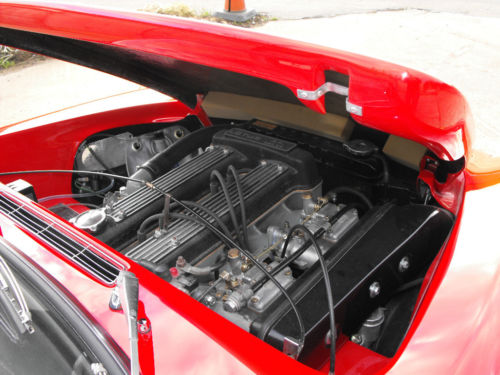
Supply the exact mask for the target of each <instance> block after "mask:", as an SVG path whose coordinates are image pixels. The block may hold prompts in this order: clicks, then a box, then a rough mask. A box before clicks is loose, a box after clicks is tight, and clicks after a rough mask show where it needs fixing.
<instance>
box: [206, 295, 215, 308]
mask: <svg viewBox="0 0 500 375" xmlns="http://www.w3.org/2000/svg"><path fill="white" fill-rule="evenodd" d="M204 302H205V305H207V306H213V305H214V304H215V302H216V299H215V297H214V296H212V295H211V294H209V295H208V296H206V297H205V299H204Z"/></svg>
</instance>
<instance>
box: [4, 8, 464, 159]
mask: <svg viewBox="0 0 500 375" xmlns="http://www.w3.org/2000/svg"><path fill="white" fill-rule="evenodd" d="M0 44H4V45H9V46H13V47H16V48H21V49H25V50H29V51H32V52H36V53H40V54H43V55H47V56H51V57H55V58H58V59H61V60H66V61H69V62H72V63H76V64H79V65H83V66H87V67H90V68H93V69H96V70H100V71H104V72H107V73H110V74H113V75H115V76H119V77H122V78H125V79H128V80H130V81H134V82H136V83H139V84H141V85H143V86H147V87H150V88H153V89H155V90H157V91H160V92H162V93H165V94H167V95H169V96H172V97H174V98H176V99H178V100H180V101H182V102H183V103H185V104H186V105H188V106H190V107H194V106H195V105H196V104H197V101H198V98H199V97H206V96H207V95H208V96H209V94H213V93H227V94H235V95H236V96H237V97H239V98H245V97H252V98H259V99H267V100H271V101H274V102H280V103H286V104H289V105H293V106H296V107H300V108H302V110H303V111H304V110H306V111H314V113H316V114H321V115H325V114H328V113H329V114H334V115H335V116H342V117H345V118H348V117H352V118H353V119H354V120H355V121H357V122H358V123H360V124H362V125H365V126H369V127H372V128H375V129H378V130H381V131H384V132H387V133H391V134H394V135H398V136H401V137H404V138H407V139H411V140H413V141H416V142H418V143H421V144H423V145H424V146H426V147H427V148H429V149H430V150H431V151H432V152H434V153H435V154H436V155H437V156H438V157H439V158H441V159H443V160H457V159H460V158H462V157H463V156H464V154H465V149H466V147H465V146H464V145H465V142H466V130H467V123H468V122H470V120H469V118H470V114H469V110H468V106H467V103H466V101H465V99H464V98H463V96H462V95H461V94H460V93H459V92H458V91H457V90H456V89H455V88H453V87H451V86H449V85H447V84H445V83H443V82H440V81H438V80H436V79H434V78H432V77H429V76H427V75H425V74H422V73H420V72H416V71H413V70H411V69H407V68H403V67H400V66H397V65H393V64H389V63H385V62H381V61H378V60H375V59H371V58H367V57H362V56H358V55H354V54H351V53H346V52H341V51H337V50H332V49H328V48H323V47H319V46H314V45H310V44H305V43H301V42H295V41H290V40H287V39H282V38H276V37H271V36H268V35H263V34H259V33H256V32H253V31H247V30H240V29H237V28H234V27H229V26H224V25H215V24H208V23H204V22H199V21H190V20H184V19H178V18H172V17H165V16H159V15H152V14H145V13H127V12H118V11H110V10H109V11H108V10H102V9H92V8H85V7H80V6H70V5H62V4H50V5H48V4H47V3H2V4H0ZM200 95H201V96H200ZM212 97H214V95H212ZM315 125H316V124H314V123H311V124H310V127H311V129H312V130H314V127H315Z"/></svg>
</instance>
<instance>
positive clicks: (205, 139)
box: [127, 126, 226, 194]
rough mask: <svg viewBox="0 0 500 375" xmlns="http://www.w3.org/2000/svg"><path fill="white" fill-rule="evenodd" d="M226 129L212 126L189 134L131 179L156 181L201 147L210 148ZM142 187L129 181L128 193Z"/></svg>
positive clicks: (150, 160)
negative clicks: (215, 135) (219, 134)
mask: <svg viewBox="0 0 500 375" xmlns="http://www.w3.org/2000/svg"><path fill="white" fill-rule="evenodd" d="M225 128H226V126H211V127H208V128H203V129H199V130H196V131H194V132H192V133H189V134H187V135H186V136H185V137H183V138H181V139H179V140H178V141H177V142H175V143H174V144H172V145H170V146H169V147H167V148H166V149H165V150H163V151H162V152H160V153H158V154H156V155H155V156H153V157H152V158H151V159H149V160H148V161H147V162H145V163H144V164H142V165H141V166H140V167H139V168H138V169H137V171H136V172H135V173H134V174H133V175H132V176H130V177H131V178H133V179H137V180H142V181H152V180H154V179H155V178H157V177H159V176H161V175H162V174H164V173H166V172H167V171H169V170H170V169H172V168H173V167H175V166H176V165H177V164H178V163H179V162H180V161H181V160H182V159H183V158H184V157H186V156H187V155H190V154H192V153H194V152H196V150H198V149H199V148H200V147H201V148H202V149H204V148H206V147H208V146H209V145H210V143H211V142H212V137H213V135H214V134H215V133H217V132H218V131H220V130H223V129H225ZM141 186H143V184H141V183H139V182H135V181H130V180H129V181H128V182H127V193H129V194H130V193H132V192H134V191H135V190H137V189H139V188H140V187H141Z"/></svg>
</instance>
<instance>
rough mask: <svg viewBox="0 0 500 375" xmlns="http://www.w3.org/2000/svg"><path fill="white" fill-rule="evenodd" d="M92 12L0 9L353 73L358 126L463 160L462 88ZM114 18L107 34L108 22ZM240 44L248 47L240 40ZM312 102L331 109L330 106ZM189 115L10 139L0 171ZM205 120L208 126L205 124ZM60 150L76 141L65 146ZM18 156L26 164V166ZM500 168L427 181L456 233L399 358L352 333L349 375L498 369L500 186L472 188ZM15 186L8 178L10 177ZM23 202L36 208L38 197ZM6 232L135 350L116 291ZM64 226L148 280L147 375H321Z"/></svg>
mask: <svg viewBox="0 0 500 375" xmlns="http://www.w3.org/2000/svg"><path fill="white" fill-rule="evenodd" d="M83 10H84V8H80V7H75V6H60V9H59V10H58V11H56V10H55V8H54V7H53V6H46V5H43V6H42V5H40V6H39V7H33V6H29V5H19V4H1V5H0V24H2V25H10V26H15V27H17V28H21V29H24V30H32V31H37V32H49V33H53V34H54V35H61V36H68V37H75V38H81V39H85V40H92V41H99V42H104V43H109V44H115V45H121V46H126V47H128V48H135V49H141V50H146V51H148V52H151V53H158V54H165V55H169V56H175V57H176V58H180V59H181V58H182V59H184V60H186V61H194V62H198V61H200V60H201V61H204V63H206V64H207V65H211V66H216V67H220V68H224V69H229V70H233V71H238V72H242V73H248V74H250V73H251V74H253V75H256V76H259V77H262V78H266V79H272V80H274V81H276V82H279V83H281V84H285V85H286V86H288V87H289V88H290V89H292V90H296V89H297V88H303V89H314V88H316V87H317V86H319V85H320V84H321V83H322V82H323V81H324V76H323V71H324V70H325V69H334V70H338V71H340V72H344V73H347V74H349V75H350V77H351V82H350V91H351V93H350V99H351V100H352V102H353V103H355V104H359V105H362V106H363V108H364V112H363V116H362V117H355V119H356V120H357V121H359V122H360V123H363V124H365V125H368V126H371V127H374V128H378V129H381V130H384V131H386V132H390V133H393V134H397V135H400V136H403V137H406V138H410V139H413V140H416V141H418V142H421V143H423V144H425V145H426V146H428V147H429V148H431V149H432V150H433V151H434V152H436V153H437V154H438V156H440V157H443V158H449V159H454V158H458V157H461V156H462V155H463V153H464V142H466V139H465V137H466V134H465V133H466V131H467V126H468V124H469V122H468V121H469V120H468V118H469V113H468V109H467V105H466V104H465V101H464V99H463V97H462V96H461V95H460V94H459V93H458V92H457V91H456V90H455V89H453V88H451V87H449V86H447V85H445V84H444V83H441V82H439V81H437V80H435V79H432V78H430V77H427V76H425V75H423V74H421V73H417V72H414V71H411V70H408V69H405V68H401V67H398V66H394V65H391V64H386V63H382V62H378V61H375V60H372V59H368V58H363V57H359V56H355V55H352V54H347V53H343V52H338V51H332V50H329V49H324V48H321V47H315V46H310V45H305V44H302V43H295V42H290V41H286V40H283V39H278V38H271V37H268V36H262V35H260V34H257V33H250V34H248V33H246V32H242V31H238V30H235V29H232V28H225V27H218V26H212V25H207V24H203V23H196V22H189V21H184V20H178V19H167V20H166V19H165V18H163V17H158V16H154V15H140V16H138V15H132V14H128V13H118V15H119V16H116V15H114V14H112V13H110V12H108V11H104V10H103V11H101V10H99V11H93V14H91V15H88V14H83V13H82V11H83ZM115 14H116V13H115ZM68 20H71V21H70V22H68ZM89 20H92V22H90V21H89ZM104 23H106V28H103V29H99V28H100V27H102V25H103V24H104ZM83 25H85V26H86V27H83ZM75 30H77V31H75ZM103 30H107V31H106V32H103ZM144 40H147V41H148V43H145V42H144ZM242 40H244V41H245V43H246V44H245V43H241V41H242ZM167 41H168V42H167ZM215 42H217V43H220V51H216V53H214V51H213V50H209V48H208V47H207V46H209V45H211V43H215ZM243 45H245V46H247V47H245V48H243V47H242V46H243ZM187 46H189V47H190V48H187ZM194 47H195V48H194ZM193 48H194V49H193ZM230 48H232V49H233V51H235V52H233V53H231V54H230V55H229V52H227V50H228V49H230ZM242 48H243V49H242ZM246 48H248V50H247V49H246ZM193 51H196V53H195V52H193ZM218 52H221V53H222V55H218V54H217V53H218ZM214 55H215V56H216V57H217V59H214V57H213V56H214ZM250 56H251V57H252V59H250ZM308 104H310V105H311V106H312V107H314V108H315V109H317V110H321V109H322V107H321V105H322V103H321V102H319V103H308ZM182 113H184V115H186V114H188V113H190V112H189V109H187V107H185V106H184V105H182V104H180V103H177V102H174V104H168V105H167V104H165V106H163V105H152V106H144V107H137V108H131V109H126V110H118V111H111V112H105V113H101V114H96V115H93V116H88V117H81V118H77V119H74V120H68V121H65V122H62V123H58V124H53V125H49V126H50V127H51V128H50V131H48V130H47V129H48V128H47V127H44V128H43V130H42V129H38V128H34V129H28V130H25V131H23V132H20V133H12V134H8V135H3V136H2V137H0V146H2V147H4V146H5V147H6V148H5V150H6V152H7V154H5V155H7V157H6V158H4V159H3V160H2V161H0V170H14V169H21V168H22V169H27V168H33V169H39V168H45V167H47V166H50V167H51V168H54V165H55V164H57V163H58V164H57V165H58V168H72V163H73V157H74V153H75V150H76V147H77V146H78V143H79V141H80V140H81V139H83V138H85V137H86V136H88V135H90V134H92V133H95V132H97V131H102V130H105V129H108V128H112V127H118V126H123V125H126V124H132V123H142V122H154V121H155V119H156V120H158V119H165V118H176V117H177V116H182ZM200 117H203V116H202V115H200ZM90 120H91V121H90ZM205 125H208V123H206V121H205ZM47 133H48V134H50V137H49V141H50V142H49V143H48V145H47V147H46V149H47V153H46V154H44V155H43V156H42V157H41V158H40V154H39V152H38V150H30V147H29V145H30V144H32V142H33V141H36V140H37V139H40V138H41V137H43V136H46V134H47ZM20 137H27V138H20ZM21 139H24V140H25V143H26V146H25V147H24V148H23V149H22V150H21V151H20V150H19V148H15V146H14V145H15V144H16V143H22V142H21ZM51 143H53V145H51ZM68 145H70V147H69V148H68ZM16 146H17V147H19V146H18V145H16ZM57 146H64V147H66V148H65V149H64V151H59V150H58V147H57ZM20 153H22V154H23V158H22V159H19V160H16V158H17V157H18V155H19V154H20ZM31 159H33V160H31ZM30 163H31V164H30ZM499 173H500V172H493V173H491V174H485V175H477V174H473V173H471V172H469V171H465V172H462V173H459V174H457V175H455V176H451V177H450V179H449V181H448V182H447V183H446V184H444V185H439V184H437V183H436V182H435V181H434V180H433V178H432V177H431V176H430V175H425V174H423V175H421V177H422V178H423V179H424V180H425V181H426V183H428V184H429V186H430V187H431V189H432V192H433V194H434V196H435V197H436V199H438V200H439V199H440V202H441V203H442V204H444V205H447V207H449V208H450V209H452V210H453V211H454V212H456V213H457V215H458V216H457V222H456V225H455V227H454V230H453V232H452V234H451V236H450V239H449V241H448V242H447V244H446V246H445V247H444V248H443V249H442V251H441V252H440V255H439V257H438V259H437V260H436V261H435V262H434V264H433V266H432V267H431V268H430V269H429V271H428V274H427V276H426V278H425V282H424V286H423V288H422V291H421V294H420V298H419V303H418V304H417V307H416V308H415V311H414V316H413V323H412V325H411V327H410V329H409V332H408V334H407V336H406V337H405V340H404V342H403V345H402V346H401V347H400V349H399V351H398V353H397V354H396V355H395V357H394V358H385V357H381V356H380V355H378V354H376V353H373V352H371V351H369V350H367V349H365V348H362V347H360V346H358V345H355V344H353V343H351V342H348V341H345V342H343V343H342V344H341V345H340V346H339V348H338V357H337V364H338V365H337V371H336V373H337V374H338V375H341V374H359V375H363V374H372V373H380V374H382V373H387V372H389V373H393V374H417V373H418V374H422V373H439V374H484V373H496V372H498V371H500V363H499V359H498V358H499V356H498V353H499V352H500V347H499V344H498V340H497V333H498V332H499V331H500V321H499V319H498V312H497V310H498V302H499V301H500V289H499V285H500V258H499V257H500V255H499V252H498V249H497V247H498V246H496V247H495V245H494V244H496V243H497V241H496V237H495V234H496V232H497V231H498V228H496V226H497V224H496V223H495V222H492V221H491V220H488V217H487V216H484V213H483V211H484V209H485V207H487V208H488V209H489V210H493V211H495V212H498V211H499V209H500V203H499V202H498V193H499V192H500V187H499V186H498V185H497V186H493V187H489V188H487V189H483V190H480V191H470V190H473V189H476V188H481V187H485V186H487V185H492V184H495V183H498V182H499V180H500V179H499V177H498V176H499ZM24 177H25V178H26V179H28V180H30V181H31V182H33V183H34V184H36V185H37V186H41V190H40V191H37V193H38V194H39V195H40V196H42V195H44V194H49V193H54V191H56V192H68V190H69V180H68V178H67V177H63V176H60V177H51V178H50V179H49V180H47V178H46V177H44V178H41V177H34V176H33V177H26V176H24ZM8 180H11V179H7V178H5V179H4V180H3V181H8ZM52 184H53V185H52ZM55 187H56V189H55ZM464 191H468V192H467V193H464ZM21 199H22V198H21ZM26 204H28V205H32V206H35V204H33V203H30V202H29V201H26ZM34 209H36V208H34ZM40 209H42V208H40ZM0 227H1V229H2V235H3V237H4V238H6V239H7V240H8V241H9V242H11V243H12V244H14V245H15V247H16V248H18V249H19V250H20V251H22V252H23V253H24V254H26V255H27V256H28V257H30V258H32V259H33V260H34V261H35V262H37V263H38V264H39V265H41V266H42V267H44V268H45V270H46V271H47V272H49V273H50V274H52V275H53V276H54V277H55V278H56V279H57V280H58V281H59V282H61V283H62V284H64V285H66V287H67V288H68V290H69V291H70V292H71V293H72V294H73V295H74V296H75V298H77V299H78V300H79V301H80V302H81V303H82V305H83V306H84V308H85V309H86V311H87V312H88V314H89V315H90V316H92V317H93V318H94V319H95V320H96V322H97V323H98V324H99V325H101V326H102V327H103V329H104V330H105V331H107V332H108V333H109V334H110V335H111V337H113V339H114V340H115V341H116V342H117V344H118V345H119V346H120V347H121V348H122V349H123V350H124V351H125V352H126V353H128V342H127V337H126V330H124V329H123V327H124V325H125V319H124V317H123V315H122V314H121V313H117V312H112V311H110V310H109V309H108V308H107V303H108V298H109V293H110V288H109V287H106V286H104V285H102V284H100V283H98V282H96V281H95V280H93V279H92V278H90V277H88V276H85V275H84V274H82V273H81V272H79V271H78V270H76V269H74V268H72V267H68V266H67V262H66V261H64V260H63V259H61V258H60V257H58V256H57V255H56V254H54V253H52V252H51V251H50V250H48V249H47V248H46V246H44V245H43V244H42V243H40V242H38V241H37V240H36V239H35V238H33V237H30V236H28V235H27V234H26V233H24V232H23V231H22V230H20V229H19V228H17V227H15V226H14V225H13V224H12V223H11V222H10V221H9V220H7V219H6V218H4V217H3V216H1V215H0ZM67 229H68V231H70V232H74V235H75V236H77V235H78V236H80V235H83V236H86V238H87V240H88V241H93V242H95V243H96V244H97V245H98V246H100V248H101V249H102V251H103V252H106V253H107V254H109V255H110V256H113V257H116V258H117V259H119V260H120V261H122V262H124V263H123V264H126V265H127V266H128V267H130V270H131V271H132V272H134V273H135V274H136V275H137V276H138V277H139V279H140V301H141V306H142V310H141V316H140V317H139V318H142V317H144V318H147V319H148V320H149V321H150V322H151V326H152V331H151V335H147V336H141V338H140V352H141V358H142V360H141V366H142V369H143V373H144V374H145V375H147V374H153V373H155V372H156V373H157V374H159V373H165V372H173V373H189V372H192V373H210V372H212V371H213V372H215V371H217V372H219V373H233V374H245V373H249V372H257V373H269V374H275V373H291V374H296V373H303V374H308V373H310V374H314V373H318V371H316V370H314V369H311V368H308V367H306V366H303V365H301V364H299V363H298V362H296V361H294V360H292V359H290V358H288V357H286V356H285V355H284V354H282V353H281V352H279V351H277V350H275V349H274V348H272V347H270V346H269V345H267V344H265V343H263V342H262V341H261V340H259V339H257V338H256V337H254V336H252V335H250V334H249V333H247V332H245V331H243V330H241V329H240V328H238V327H237V326H235V325H234V324H232V323H230V322H228V321H227V320H225V319H224V318H222V317H221V316H219V315H218V314H216V313H214V312H213V311H212V310H210V309H208V308H206V307H205V306H203V305H202V304H200V303H198V302H196V301H194V300H193V299H192V298H190V297H189V296H187V295H185V294H184V293H182V292H180V291H179V290H177V289H175V288H173V287H172V286H170V284H168V283H167V282H165V281H164V280H162V279H160V278H159V277H157V276H155V275H153V274H152V273H150V272H148V271H147V270H145V269H144V268H142V267H140V266H138V265H137V264H135V263H134V262H132V261H130V260H128V259H126V258H125V257H124V256H122V255H121V254H119V253H117V252H116V251H114V250H113V249H110V248H109V247H107V246H106V245H104V244H102V243H99V242H97V241H95V239H93V238H92V237H91V236H89V235H87V234H81V233H79V232H78V234H77V233H76V232H75V229H74V228H73V227H71V226H69V225H67ZM318 367H319V372H322V373H326V372H327V369H328V367H327V364H325V365H323V366H318Z"/></svg>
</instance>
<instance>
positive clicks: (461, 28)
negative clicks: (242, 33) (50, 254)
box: [0, 4, 500, 157]
mask: <svg viewBox="0 0 500 375" xmlns="http://www.w3.org/2000/svg"><path fill="white" fill-rule="evenodd" d="M247 5H248V4H247ZM255 31H258V32H263V33H268V34H273V35H279V36H284V37H288V38H292V39H298V40H302V41H306V42H311V43H316V44H321V45H325V46H328V47H333V48H338V49H343V50H348V51H351V52H355V53H359V54H363V55H368V56H372V57H376V58H380V59H383V60H387V61H391V62H395V63H398V64H401V65H404V66H408V67H412V68H415V69H417V70H421V71H423V72H425V73H428V74H430V75H433V76H435V77H437V78H439V79H441V80H443V81H445V82H447V83H449V84H451V85H453V86H455V87H457V88H458V89H459V90H460V91H461V92H462V93H463V94H464V95H465V96H466V98H467V100H468V102H469V104H470V106H471V108H472V113H473V117H474V119H475V122H476V125H477V127H476V128H477V136H476V139H475V143H474V148H476V149H481V150H483V151H485V152H486V153H488V154H491V155H496V156H499V157H500V147H499V146H498V145H499V144H500V126H499V124H498V119H499V118H500V105H499V104H498V102H497V98H499V97H500V40H499V39H498V36H499V35H500V22H499V20H498V19H497V18H493V17H480V16H470V15H464V14H450V13H434V12H429V11H416V10H410V11H408V10H406V11H386V12H376V13H365V14H350V15H343V16H337V17H334V18H321V19H309V20H294V21H290V20H288V21H287V20H284V21H276V22H270V23H268V24H266V25H264V26H262V27H259V28H256V29H255ZM62 65H67V66H69V67H64V68H63V67H62ZM50 71H52V72H55V74H56V78H50V76H49V74H48V73H49V72H50ZM57 76H59V78H57ZM14 78H15V79H14ZM67 79H76V85H75V86H74V89H73V92H72V94H70V93H68V91H67V89H66V90H64V89H63V85H65V83H66V82H65V81H66V80H67ZM0 87H2V88H3V89H2V90H0V96H1V98H0V113H1V114H2V115H1V117H2V118H1V123H2V124H6V123H10V122H12V121H6V120H7V119H6V115H5V113H8V112H15V111H16V110H17V111H18V112H17V119H18V120H20V119H23V118H29V117H33V116H35V115H39V114H41V113H36V112H37V111H38V112H39V111H41V110H42V109H43V110H44V113H47V112H50V111H51V110H56V109H60V108H64V107H67V106H70V105H75V104H77V103H79V102H85V101H90V100H93V99H97V98H100V97H104V96H108V95H113V94H116V93H119V92H124V91H128V90H130V89H133V88H135V87H137V86H136V85H133V84H128V83H124V81H122V80H118V79H114V78H113V77H110V76H107V75H104V74H103V73H98V72H92V71H89V70H87V69H84V68H80V67H76V66H71V65H68V64H63V63H60V62H45V63H42V64H40V65H35V66H32V67H29V68H26V69H24V70H22V72H21V71H15V70H14V71H12V72H6V73H3V74H0ZM6 87H8V88H9V89H8V90H5V89H4V88H6ZM35 87H37V89H35ZM15 102H18V103H21V107H19V106H18V107H16V106H15ZM39 102H42V103H45V104H42V105H41V107H40V106H38V107H37V104H36V103H39Z"/></svg>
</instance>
